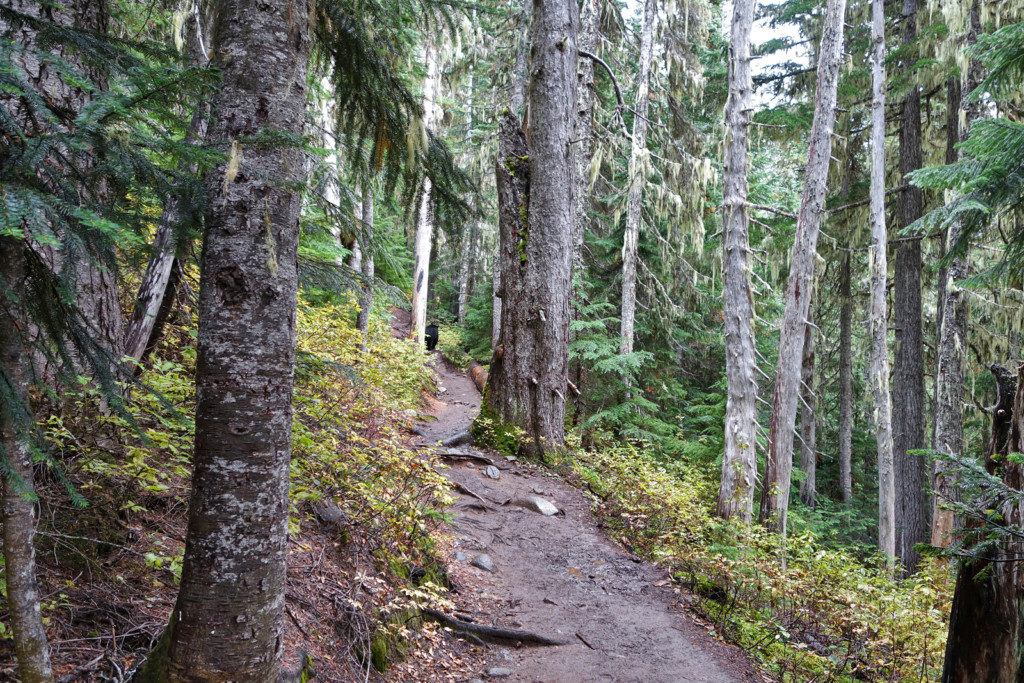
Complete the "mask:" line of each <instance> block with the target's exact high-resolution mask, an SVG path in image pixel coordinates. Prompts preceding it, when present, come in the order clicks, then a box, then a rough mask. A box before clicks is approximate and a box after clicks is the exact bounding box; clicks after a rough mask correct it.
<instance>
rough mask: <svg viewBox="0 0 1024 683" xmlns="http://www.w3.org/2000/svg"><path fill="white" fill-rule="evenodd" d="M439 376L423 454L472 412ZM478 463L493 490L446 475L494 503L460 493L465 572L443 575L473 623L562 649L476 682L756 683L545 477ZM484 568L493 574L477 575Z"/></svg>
mask: <svg viewBox="0 0 1024 683" xmlns="http://www.w3.org/2000/svg"><path fill="white" fill-rule="evenodd" d="M436 369H437V372H438V375H439V378H440V380H441V382H442V383H443V384H444V386H445V387H447V389H448V391H447V392H446V393H445V394H444V395H443V396H441V397H439V399H438V400H437V401H436V402H434V403H433V405H432V406H431V409H430V410H429V411H427V412H429V414H431V415H433V416H434V417H435V418H436V420H432V421H428V422H424V423H421V424H420V425H419V426H420V428H421V429H422V430H423V432H424V437H425V438H424V439H423V441H424V443H431V444H435V443H437V442H438V441H443V440H445V439H447V438H450V437H453V436H456V435H459V434H461V433H463V432H465V431H466V429H467V428H468V426H469V424H470V423H471V422H472V420H473V418H474V417H475V415H476V412H477V410H478V408H479V403H480V395H479V393H478V392H477V389H476V387H475V386H474V385H473V384H472V382H471V381H470V380H469V378H468V377H466V375H465V374H463V373H459V372H454V371H452V370H451V369H450V368H448V367H447V365H446V364H445V363H444V362H441V361H440V360H439V361H438V362H437V363H436ZM467 448H468V446H467ZM486 455H487V456H488V457H490V459H491V460H492V461H493V462H494V466H495V468H496V469H500V471H501V472H500V475H501V476H500V477H499V478H489V477H487V476H481V475H482V474H483V472H482V471H481V467H480V463H476V465H475V466H470V465H472V464H473V463H472V462H469V461H456V462H452V463H451V468H450V469H447V470H445V474H446V476H448V477H449V478H450V479H451V480H452V481H453V482H455V483H457V484H459V485H461V486H462V487H464V489H468V490H470V491H472V492H473V493H475V494H477V495H478V496H479V497H481V498H483V499H485V500H487V501H491V502H493V503H494V504H493V505H482V504H480V501H479V500H477V499H476V498H474V497H473V496H470V495H466V494H464V493H460V494H459V496H458V501H457V502H456V504H455V505H454V506H453V508H452V510H451V512H452V513H454V515H455V521H454V523H453V525H452V526H453V529H452V535H453V536H455V537H456V538H457V539H459V541H457V543H458V545H459V546H460V547H459V548H458V549H457V552H458V554H459V559H460V560H462V561H461V562H459V561H451V562H450V563H449V567H448V569H449V572H450V574H451V576H452V578H453V579H454V580H455V582H456V584H457V585H458V586H459V588H460V591H459V593H458V594H457V595H453V596H452V597H453V599H455V600H456V603H457V604H458V605H459V609H460V610H464V611H466V612H471V613H472V614H473V615H474V617H475V619H476V621H477V623H480V624H484V625H488V626H497V627H503V628H515V629H523V630H526V631H531V632H534V633H539V634H543V635H546V636H549V637H552V638H556V639H560V640H565V641H568V642H569V643H570V644H568V645H561V646H553V647H519V648H516V647H514V646H513V645H511V644H510V645H509V646H506V647H503V646H500V645H489V646H488V649H487V650H486V657H487V659H486V663H485V665H483V666H481V667H480V668H479V669H478V670H477V671H476V672H475V676H477V677H479V678H480V679H486V680H490V679H495V678H501V679H503V680H509V681H531V682H532V681H544V682H548V681H566V682H572V681H637V682H640V681H643V682H644V683H655V682H660V681H664V682H666V683H668V682H670V681H671V682H675V681H714V682H718V681H760V680H762V678H761V676H760V675H759V674H757V672H756V670H755V669H754V667H753V666H752V665H751V663H750V661H749V660H748V659H747V657H746V655H745V654H744V653H743V652H742V651H741V650H739V649H738V648H735V647H732V646H729V645H726V644H724V643H722V642H720V641H719V640H717V639H715V638H714V637H713V636H711V635H710V634H709V633H708V632H707V630H706V629H705V628H703V627H701V626H700V625H698V624H697V623H696V622H695V621H694V620H693V618H692V617H691V616H690V614H689V613H688V612H686V611H685V609H684V608H683V607H682V606H681V601H680V596H679V595H678V594H677V593H675V592H674V591H673V590H672V589H671V588H670V587H666V586H665V584H666V583H667V582H665V581H664V579H665V578H666V572H665V571H664V570H663V569H660V568H658V567H657V566H655V565H652V564H650V563H647V562H643V561H640V560H639V559H638V558H635V557H633V556H632V555H630V554H629V553H627V552H626V551H624V550H623V549H622V548H620V547H618V546H616V545H615V544H614V543H612V542H611V541H609V540H608V539H607V538H606V537H605V536H604V535H603V534H602V533H601V531H600V530H599V529H598V528H597V523H596V520H595V519H594V516H593V514H592V513H591V510H590V503H589V501H588V500H587V498H586V497H585V496H584V495H583V494H582V493H580V492H579V491H578V490H576V489H575V488H573V487H571V486H570V485H568V484H567V483H565V482H564V481H563V480H562V479H560V478H559V477H557V476H554V475H553V474H552V473H550V472H549V471H547V470H545V469H544V468H543V467H540V466H537V465H533V464H531V463H527V462H523V461H517V460H514V459H511V460H506V459H505V458H501V457H500V456H497V455H495V454H492V453H488V454H486ZM556 513H561V514H556ZM470 550H472V551H473V553H472V554H471V555H470V557H473V558H474V559H473V560H472V561H471V563H467V562H465V558H466V557H467V556H466V555H465V554H464V551H470ZM483 556H486V559H487V562H486V564H487V565H488V566H489V567H490V569H481V568H480V567H479V564H484V563H478V562H477V560H480V559H481V558H482V557H483ZM474 565H477V566H474ZM506 672H507V673H506ZM470 678H472V676H471V677H470Z"/></svg>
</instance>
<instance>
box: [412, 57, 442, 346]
mask: <svg viewBox="0 0 1024 683" xmlns="http://www.w3.org/2000/svg"><path fill="white" fill-rule="evenodd" d="M438 61H439V58H438V49H437V44H436V43H435V42H434V41H433V40H430V41H428V42H427V47H426V62H427V78H426V80H425V81H424V83H423V128H424V129H425V130H426V131H431V130H433V128H434V117H435V115H436V114H437V98H438V96H439V94H440V88H441V70H440V65H439V63H438ZM433 238H434V215H433V211H432V207H431V182H430V178H428V177H426V176H424V177H423V191H422V192H421V193H420V205H419V210H418V212H417V220H416V235H415V237H414V239H413V253H414V255H415V259H416V262H415V265H414V267H413V283H412V288H413V289H412V329H411V330H410V331H411V334H412V338H413V339H415V340H416V343H418V344H419V345H420V346H422V345H423V335H424V333H425V331H426V328H427V289H428V287H429V285H430V252H431V247H432V246H433Z"/></svg>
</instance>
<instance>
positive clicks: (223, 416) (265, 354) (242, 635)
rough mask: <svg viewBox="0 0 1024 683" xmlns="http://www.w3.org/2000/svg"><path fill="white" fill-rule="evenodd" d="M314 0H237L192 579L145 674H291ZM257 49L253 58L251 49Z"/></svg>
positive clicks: (200, 395) (220, 50) (219, 100)
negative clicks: (298, 322) (280, 139)
mask: <svg viewBox="0 0 1024 683" xmlns="http://www.w3.org/2000/svg"><path fill="white" fill-rule="evenodd" d="M306 13H307V8H306V4H305V3H303V2H298V3H296V2H293V1H292V0H273V1H270V0H265V1H264V2H262V3H249V2H233V1H231V0H224V1H223V2H221V3H220V5H219V7H218V22H217V29H216V35H215V36H214V46H215V47H214V55H215V57H214V65H215V66H216V67H218V69H219V70H220V73H221V75H222V85H221V90H220V92H219V93H218V95H217V96H216V97H215V98H214V103H213V110H214V112H215V117H214V123H213V126H212V129H211V134H210V139H211V141H212V142H213V143H214V144H217V145H219V146H221V148H223V149H225V151H227V153H228V157H229V159H228V160H227V161H226V162H224V163H222V164H220V165H218V166H217V167H216V168H215V169H213V170H212V171H211V172H209V173H208V175H207V180H206V182H207V194H208V205H207V214H206V239H205V244H204V248H203V256H202V263H201V275H200V294H199V342H198V362H197V367H196V395H197V404H196V443H195V471H194V474H193V480H192V497H191V500H190V502H189V523H188V532H187V536H186V543H185V558H184V565H183V570H182V576H181V588H180V591H179V593H178V600H177V603H176V605H175V608H174V611H173V613H172V617H171V623H170V625H169V627H168V631H167V633H166V634H165V636H164V638H163V639H162V640H163V642H162V643H161V646H158V649H157V650H156V651H155V652H154V653H152V654H151V656H150V660H149V662H148V663H147V668H146V671H145V674H148V676H149V677H150V679H156V680H171V681H185V680H189V681H191V680H228V679H231V680H245V681H276V680H277V678H278V672H279V668H280V667H279V657H280V654H281V647H282V645H283V633H282V628H281V617H282V610H283V608H284V582H285V559H286V551H287V545H286V540H287V530H288V528H287V519H288V472H289V461H290V458H291V428H292V406H291V400H292V383H293V365H294V345H295V305H296V290H297V282H298V279H297V249H298V234H299V217H300V209H301V203H302V196H301V193H300V192H298V191H296V190H295V189H294V187H295V186H296V185H298V184H301V183H303V182H304V181H305V179H306V178H305V174H306V172H307V171H306V164H305V161H304V159H303V153H302V150H301V149H299V148H298V147H294V146H287V147H285V146H271V145H260V146H253V147H251V148H250V147H246V146H245V142H244V140H247V139H249V138H252V137H253V136H258V135H260V134H261V133H264V132H266V131H275V132H284V133H290V134H293V135H301V134H302V132H303V120H304V118H305V116H304V112H305V104H306V67H307V62H308V58H309V40H308V33H307V32H308V20H307V16H306ZM243 57H244V58H243Z"/></svg>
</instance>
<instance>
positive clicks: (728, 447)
mask: <svg viewBox="0 0 1024 683" xmlns="http://www.w3.org/2000/svg"><path fill="white" fill-rule="evenodd" d="M756 5H757V2H756V0H735V1H734V2H733V8H732V33H731V40H730V48H729V98H728V99H727V100H726V103H725V132H726V139H725V183H724V197H723V201H722V211H723V216H722V229H723V238H722V280H723V286H722V314H723V318H724V326H725V376H726V380H727V382H728V393H727V397H726V405H725V451H724V453H723V455H722V481H721V485H720V487H719V490H718V514H719V515H720V516H722V517H725V518H726V519H728V518H730V517H733V516H736V517H739V518H740V519H742V520H743V521H744V522H749V521H750V518H751V516H752V515H753V512H754V486H755V484H756V482H757V374H756V373H757V358H756V357H755V355H754V329H753V325H754V301H753V293H752V292H751V288H750V268H751V266H750V238H749V222H748V220H747V207H746V203H747V190H748V182H747V163H748V162H747V154H748V146H749V142H748V134H749V130H748V129H749V125H750V109H751V95H752V92H753V81H752V79H751V75H750V59H751V55H750V33H751V29H752V26H753V23H754V8H755V7H756Z"/></svg>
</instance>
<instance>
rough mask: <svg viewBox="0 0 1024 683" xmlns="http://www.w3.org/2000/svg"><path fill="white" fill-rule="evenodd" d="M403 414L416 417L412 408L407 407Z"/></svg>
mask: <svg viewBox="0 0 1024 683" xmlns="http://www.w3.org/2000/svg"><path fill="white" fill-rule="evenodd" d="M405 414H406V415H408V416H409V417H416V411H415V410H413V409H412V408H407V409H406V411H405Z"/></svg>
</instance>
